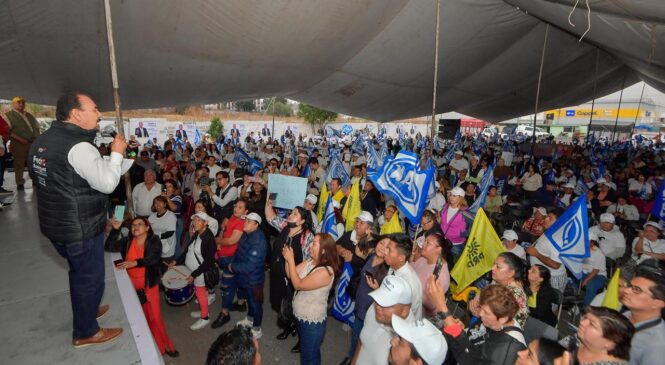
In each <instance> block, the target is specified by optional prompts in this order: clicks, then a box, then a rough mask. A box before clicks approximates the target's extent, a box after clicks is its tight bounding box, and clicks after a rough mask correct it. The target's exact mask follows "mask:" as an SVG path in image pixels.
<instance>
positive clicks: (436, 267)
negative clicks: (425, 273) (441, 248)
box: [432, 256, 443, 278]
mask: <svg viewBox="0 0 665 365" xmlns="http://www.w3.org/2000/svg"><path fill="white" fill-rule="evenodd" d="M442 267H443V259H442V258H441V256H439V258H438V259H436V265H434V271H432V275H434V277H435V278H438V277H439V274H440V273H441V268H442Z"/></svg>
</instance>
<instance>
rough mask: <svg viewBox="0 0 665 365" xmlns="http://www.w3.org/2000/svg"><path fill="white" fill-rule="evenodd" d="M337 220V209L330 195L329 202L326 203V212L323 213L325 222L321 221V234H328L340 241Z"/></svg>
mask: <svg viewBox="0 0 665 365" xmlns="http://www.w3.org/2000/svg"><path fill="white" fill-rule="evenodd" d="M337 223H338V222H337V219H336V218H335V209H334V208H333V205H332V194H329V195H328V202H326V210H325V211H324V213H323V220H322V221H321V232H323V233H328V234H329V235H331V236H332V237H333V238H334V239H335V241H337V240H338V239H339V234H338V233H337Z"/></svg>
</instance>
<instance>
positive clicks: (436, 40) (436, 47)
mask: <svg viewBox="0 0 665 365" xmlns="http://www.w3.org/2000/svg"><path fill="white" fill-rule="evenodd" d="M440 9H441V0H436V31H435V33H434V86H433V88H432V125H431V126H430V127H431V128H430V132H429V139H430V144H429V154H430V156H431V155H432V153H433V149H434V136H435V133H434V131H435V130H436V86H437V85H436V84H437V79H438V77H439V28H440V23H441V15H440Z"/></svg>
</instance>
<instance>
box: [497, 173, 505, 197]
mask: <svg viewBox="0 0 665 365" xmlns="http://www.w3.org/2000/svg"><path fill="white" fill-rule="evenodd" d="M505 186H506V178H505V177H502V178H500V179H499V181H497V182H496V193H497V194H498V195H499V196H503V189H504V188H505Z"/></svg>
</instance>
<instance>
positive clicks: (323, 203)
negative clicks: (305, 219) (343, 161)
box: [316, 181, 328, 222]
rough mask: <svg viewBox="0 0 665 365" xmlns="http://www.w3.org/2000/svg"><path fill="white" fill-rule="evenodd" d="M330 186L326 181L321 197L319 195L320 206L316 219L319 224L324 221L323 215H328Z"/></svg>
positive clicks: (317, 209)
mask: <svg viewBox="0 0 665 365" xmlns="http://www.w3.org/2000/svg"><path fill="white" fill-rule="evenodd" d="M327 185H328V184H327V183H326V182H325V181H324V182H323V186H322V187H321V195H319V206H318V208H316V217H317V218H318V219H319V222H321V221H322V220H323V215H324V214H325V213H326V204H327V203H328V186H327Z"/></svg>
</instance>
